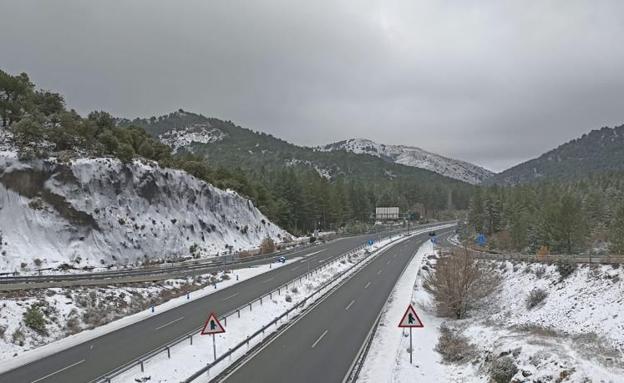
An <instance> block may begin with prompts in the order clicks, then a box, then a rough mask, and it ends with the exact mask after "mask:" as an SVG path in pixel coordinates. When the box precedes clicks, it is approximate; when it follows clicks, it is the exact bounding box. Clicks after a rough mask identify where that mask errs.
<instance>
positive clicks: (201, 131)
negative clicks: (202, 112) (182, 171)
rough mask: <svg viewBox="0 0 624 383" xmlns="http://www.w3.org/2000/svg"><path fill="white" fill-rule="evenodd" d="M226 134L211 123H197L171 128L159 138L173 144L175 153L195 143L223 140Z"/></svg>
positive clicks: (170, 144)
mask: <svg viewBox="0 0 624 383" xmlns="http://www.w3.org/2000/svg"><path fill="white" fill-rule="evenodd" d="M225 136H226V134H225V133H224V132H223V131H222V130H221V129H217V128H213V127H211V126H210V124H209V123H196V124H193V125H190V126H186V127H184V128H182V129H179V130H169V131H167V132H166V133H163V134H161V135H159V136H158V138H159V139H160V141H162V142H163V143H164V144H166V145H169V146H171V148H172V149H173V152H174V153H175V152H177V151H178V150H179V149H180V148H187V149H191V145H192V144H193V143H199V144H211V143H213V142H218V141H221V140H223V138H225Z"/></svg>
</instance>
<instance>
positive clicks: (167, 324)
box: [156, 317, 184, 330]
mask: <svg viewBox="0 0 624 383" xmlns="http://www.w3.org/2000/svg"><path fill="white" fill-rule="evenodd" d="M182 319H184V317H179V318H178V319H174V320H172V321H171V322H167V323H165V324H164V325H162V326H159V327H156V330H160V329H161V328H165V327H167V326H169V325H170V324H174V323H175V322H178V321H181V320H182Z"/></svg>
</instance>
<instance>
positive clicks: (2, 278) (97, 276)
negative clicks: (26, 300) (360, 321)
mask: <svg viewBox="0 0 624 383" xmlns="http://www.w3.org/2000/svg"><path fill="white" fill-rule="evenodd" d="M425 226H428V225H425ZM402 231H405V229H404V228H400V229H391V230H385V231H381V232H374V233H370V234H372V235H379V234H393V233H400V232H402ZM349 236H350V235H346V236H336V237H333V238H331V239H329V241H332V240H334V239H337V238H344V237H349ZM327 242H328V240H326V239H325V240H323V241H322V242H319V241H317V242H314V243H305V244H300V245H295V246H294V247H290V248H287V249H283V250H280V251H276V252H273V253H269V254H261V255H253V256H249V257H240V254H242V253H244V252H239V253H236V254H233V255H225V256H219V257H218V258H217V259H213V260H209V261H207V262H206V261H203V262H202V261H192V262H193V263H191V264H187V265H180V266H176V265H173V264H171V263H169V265H171V266H159V267H153V266H151V267H144V268H140V269H131V270H115V271H101V272H85V273H74V274H42V275H27V276H16V275H15V273H3V274H0V289H1V288H2V287H1V286H2V285H10V284H24V285H25V286H24V288H28V287H29V286H27V284H29V283H46V282H64V281H87V280H88V281H95V280H103V281H104V283H109V281H107V280H109V279H115V278H130V277H140V276H161V275H167V276H168V275H172V276H184V275H192V274H193V273H194V272H195V273H196V272H198V271H205V272H211V271H221V270H223V269H224V268H230V267H235V266H238V265H244V264H247V263H250V262H257V261H262V260H266V259H270V258H273V257H277V256H281V255H288V254H290V253H294V252H298V251H303V250H305V249H308V248H310V247H314V246H317V245H319V244H322V243H327ZM228 259H229V260H232V259H235V260H236V261H235V262H227V260H228ZM186 262H188V261H186ZM165 265H167V263H165ZM55 287H57V286H55ZM59 287H60V286H59Z"/></svg>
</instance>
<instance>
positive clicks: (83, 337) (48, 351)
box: [0, 258, 299, 373]
mask: <svg viewBox="0 0 624 383" xmlns="http://www.w3.org/2000/svg"><path fill="white" fill-rule="evenodd" d="M298 260H299V259H298V258H295V259H291V260H289V261H287V263H285V264H282V263H278V264H275V265H269V264H266V265H261V266H252V267H250V268H247V269H238V270H236V271H235V272H234V273H233V275H237V276H238V278H231V279H229V280H223V281H221V282H219V283H217V288H216V289H215V287H214V285H210V286H207V287H204V288H202V289H199V290H196V291H193V292H192V293H190V294H189V295H188V296H186V295H183V296H180V297H177V298H173V299H171V300H169V301H167V302H165V303H163V304H161V305H158V306H155V307H154V312H152V310H151V308H150V309H146V310H143V311H141V312H138V313H136V314H132V315H128V316H125V317H123V318H120V319H118V320H115V321H113V322H110V323H108V324H105V325H102V326H99V327H96V328H94V329H91V330H84V331H81V332H79V333H77V334H75V335H70V336H68V337H65V338H62V339H59V340H57V341H54V342H52V343H48V344H47V345H45V346H41V347H38V348H35V349H32V350H29V351H26V352H24V353H22V354H20V355H18V356H17V357H14V358H12V359H4V358H5V357H6V356H7V355H11V354H12V353H14V352H15V351H14V349H13V348H11V347H8V346H9V344H8V343H7V344H5V345H4V346H6V347H4V346H3V344H2V343H1V342H0V357H1V358H3V359H2V360H0V373H4V372H7V371H10V370H12V369H15V368H17V367H20V366H23V365H26V364H28V363H31V362H33V361H35V360H39V359H42V358H45V357H47V356H50V355H53V354H56V353H58V352H61V351H63V350H66V349H68V348H71V347H74V346H76V345H79V344H82V343H84V342H87V341H90V340H93V339H95V338H98V337H100V336H102V335H105V334H108V333H111V332H113V331H116V330H119V329H121V328H123V327H126V326H130V325H132V324H134V323H137V322H140V321H142V320H145V319H147V318H149V317H151V316H155V315H159V314H161V313H163V312H165V311H168V310H171V309H174V308H176V307H179V306H182V305H184V304H186V303H189V302H191V301H194V300H197V299H200V298H203V297H206V296H208V295H210V294H212V293H214V292H217V291H219V290H222V289H224V288H227V287H230V286H233V285H235V284H237V283H239V282H242V281H245V280H247V279H249V278H253V277H255V276H258V275H260V274H263V273H266V272H268V271H271V270H275V269H276V268H279V267H282V266H284V265H287V264H289V263H292V262H297V261H298ZM16 308H17V307H16ZM10 310H11V307H5V308H3V310H2V311H3V314H4V315H7V316H8V315H9V311H10ZM16 313H17V311H16ZM11 318H12V319H9V320H10V321H15V322H19V321H21V320H22V317H21V314H20V315H16V316H14V317H11ZM12 327H16V326H11V328H12Z"/></svg>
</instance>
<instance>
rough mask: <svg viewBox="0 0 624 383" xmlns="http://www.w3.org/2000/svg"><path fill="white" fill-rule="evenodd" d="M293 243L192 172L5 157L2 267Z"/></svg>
mask: <svg viewBox="0 0 624 383" xmlns="http://www.w3.org/2000/svg"><path fill="white" fill-rule="evenodd" d="M266 237H271V238H273V239H274V240H275V241H276V242H280V241H282V240H284V239H285V238H290V236H289V235H288V233H287V232H285V231H284V230H282V229H280V228H279V227H277V226H276V225H274V224H273V223H271V222H270V221H269V220H268V219H267V218H266V217H265V216H264V215H263V214H262V213H261V212H260V211H259V210H258V209H256V208H255V207H254V206H253V204H252V203H251V201H249V200H247V199H245V198H243V197H241V196H239V195H238V194H236V193H235V192H233V191H229V190H228V191H224V190H220V189H217V188H215V187H213V186H212V185H210V184H208V183H206V182H204V181H201V180H199V179H197V178H195V177H193V176H190V175H189V174H188V173H186V172H183V171H180V170H174V169H167V168H161V167H159V166H158V165H157V164H155V163H151V162H140V161H134V162H133V163H131V164H122V163H121V162H120V161H118V160H116V159H111V158H96V159H87V158H82V159H77V160H73V161H71V162H70V163H61V162H60V161H57V160H53V159H52V160H48V161H33V162H29V163H25V162H21V161H18V160H17V159H15V158H11V157H0V270H2V272H20V273H29V272H31V273H32V272H35V271H36V270H37V269H39V268H44V269H45V268H51V267H52V268H53V267H58V266H60V265H62V264H70V265H72V266H74V267H77V268H83V267H106V266H123V265H129V266H131V265H139V264H145V263H146V262H159V261H162V260H164V259H176V258H185V257H191V256H194V257H208V256H214V255H217V254H227V253H230V252H234V251H238V250H246V249H254V248H257V247H258V246H259V245H260V243H261V242H262V241H263V240H264V239H265V238H266Z"/></svg>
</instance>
